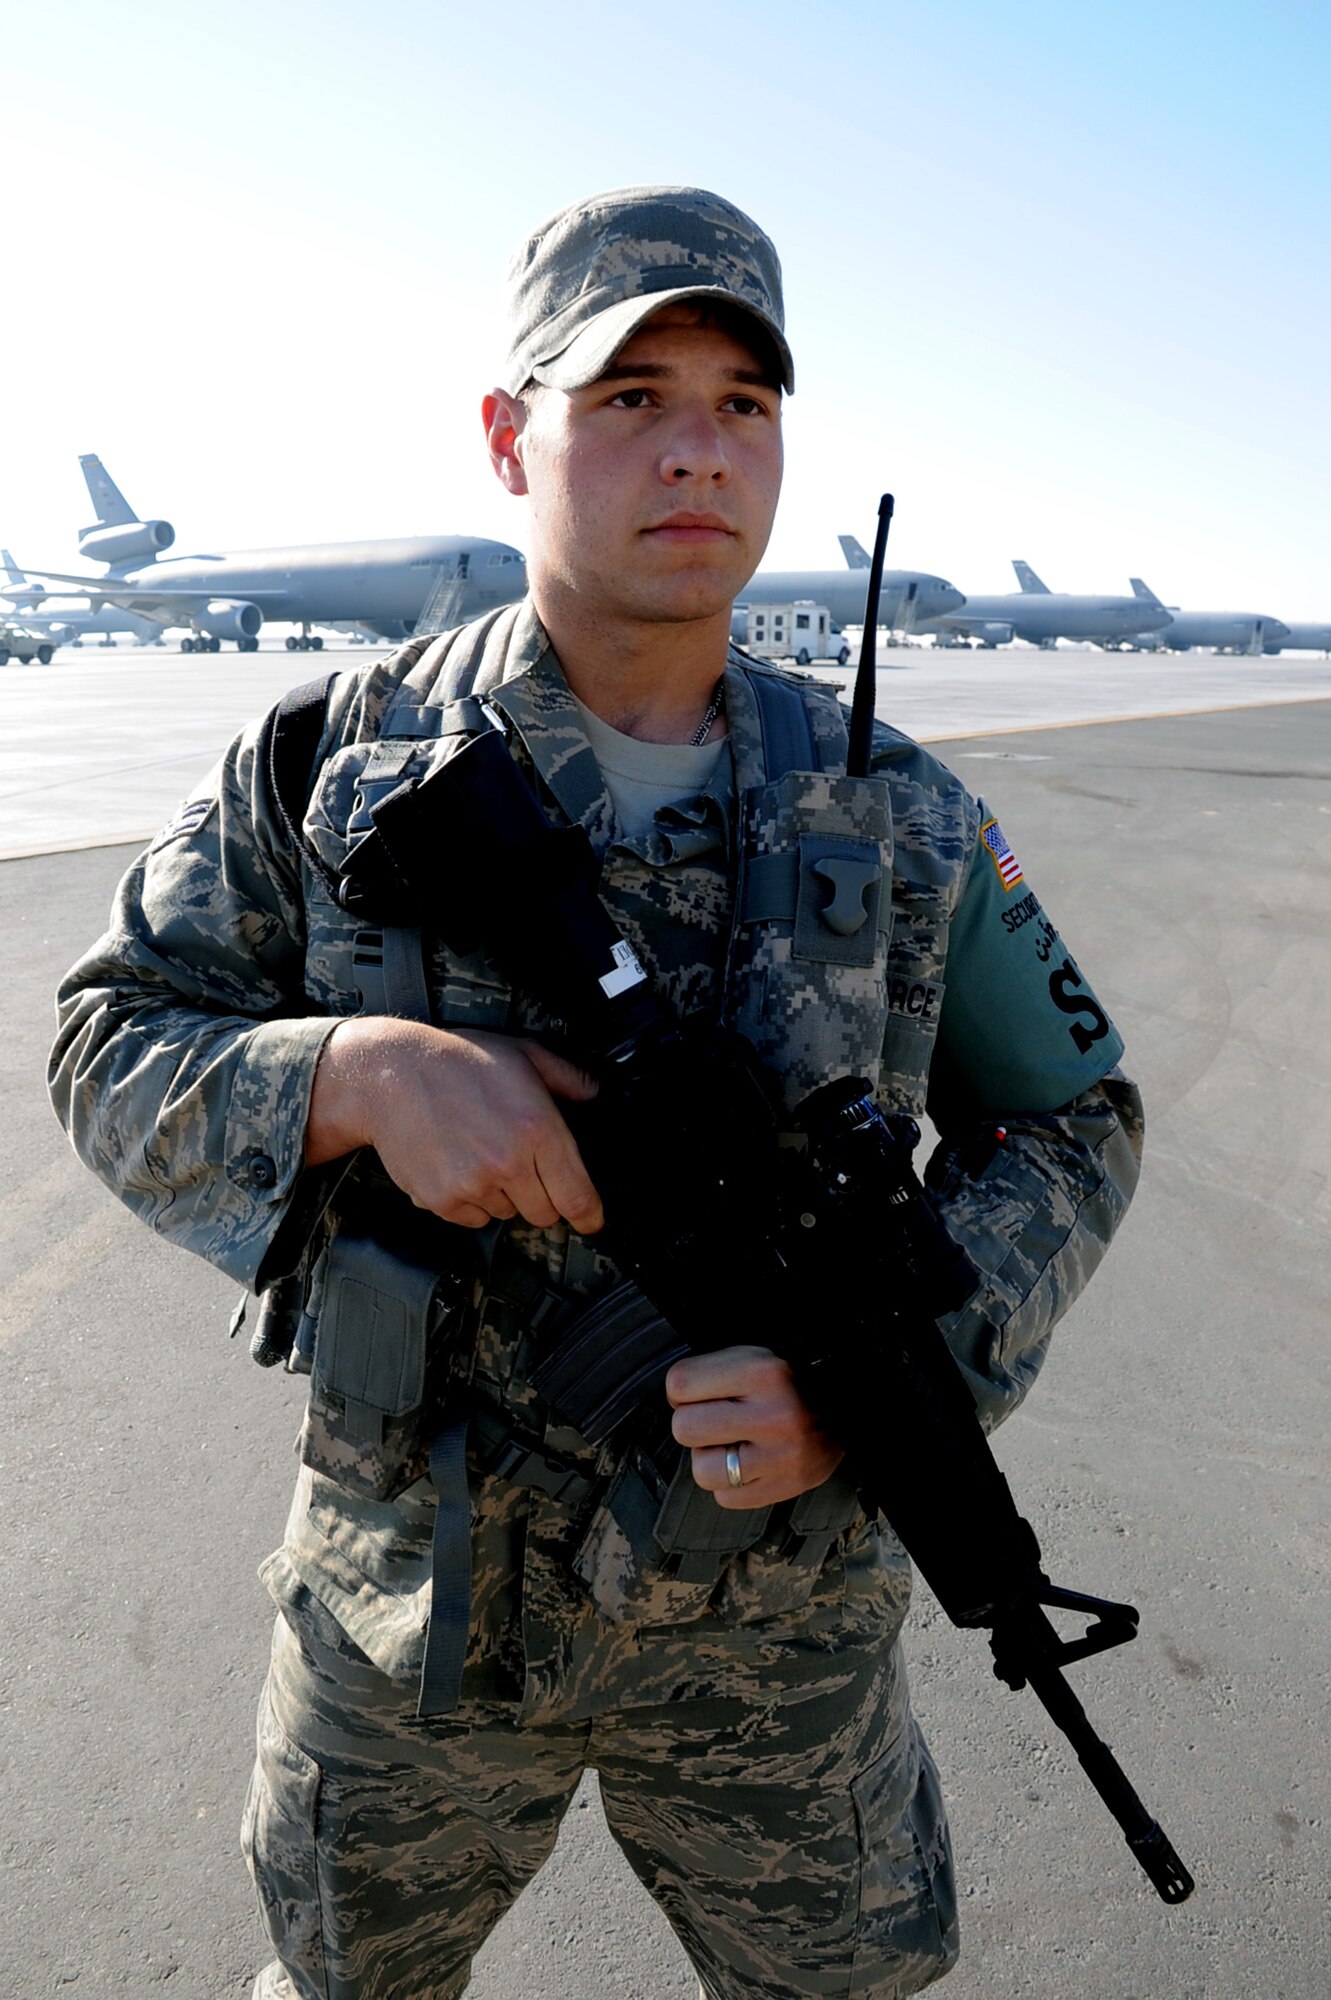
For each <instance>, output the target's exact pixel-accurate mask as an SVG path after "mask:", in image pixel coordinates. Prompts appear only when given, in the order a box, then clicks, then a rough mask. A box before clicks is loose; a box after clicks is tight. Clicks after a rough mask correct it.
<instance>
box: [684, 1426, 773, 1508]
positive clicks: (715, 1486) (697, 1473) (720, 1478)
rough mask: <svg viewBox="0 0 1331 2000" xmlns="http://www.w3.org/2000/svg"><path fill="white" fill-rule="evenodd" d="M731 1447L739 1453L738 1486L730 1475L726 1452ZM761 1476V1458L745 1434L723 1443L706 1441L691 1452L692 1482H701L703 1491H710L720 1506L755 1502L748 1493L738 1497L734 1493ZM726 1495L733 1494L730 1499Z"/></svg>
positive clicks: (743, 1490) (753, 1503) (752, 1504)
mask: <svg viewBox="0 0 1331 2000" xmlns="http://www.w3.org/2000/svg"><path fill="white" fill-rule="evenodd" d="M731 1451H734V1452H737V1453H738V1454H739V1469H740V1478H741V1480H742V1482H743V1483H742V1485H739V1486H735V1485H733V1484H732V1483H731V1479H730V1469H729V1463H728V1460H727V1453H728V1452H731ZM761 1476H762V1462H761V1458H760V1456H759V1453H758V1449H757V1446H756V1445H754V1444H753V1443H752V1442H751V1441H750V1440H749V1439H747V1438H740V1439H737V1440H735V1441H733V1442H732V1443H730V1444H728V1445H725V1446H722V1445H714V1446H713V1445H707V1446H704V1447H703V1448H702V1449H701V1450H699V1451H695V1452H694V1454H693V1479H694V1484H695V1485H697V1486H701V1487H702V1490H703V1492H704V1493H714V1494H715V1495H716V1497H717V1499H718V1500H719V1501H721V1503H722V1505H723V1506H740V1507H752V1506H754V1505H755V1504H756V1502H755V1501H754V1499H753V1498H752V1497H750V1498H749V1499H747V1500H740V1499H739V1497H738V1496H739V1495H740V1494H741V1493H743V1492H745V1491H746V1489H747V1488H749V1487H750V1486H753V1485H756V1484H757V1482H758V1480H759V1479H760V1478H761ZM730 1495H734V1496H735V1497H734V1498H733V1499H731V1498H729V1497H728V1496H730Z"/></svg>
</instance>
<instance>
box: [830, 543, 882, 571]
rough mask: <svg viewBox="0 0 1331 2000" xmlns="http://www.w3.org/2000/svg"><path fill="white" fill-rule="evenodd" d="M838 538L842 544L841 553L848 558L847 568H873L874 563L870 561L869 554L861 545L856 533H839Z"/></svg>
mask: <svg viewBox="0 0 1331 2000" xmlns="http://www.w3.org/2000/svg"><path fill="white" fill-rule="evenodd" d="M837 540H838V541H839V542H840V544H841V553H842V555H843V556H844V557H845V558H846V568H847V569H872V568H873V564H872V563H871V562H870V561H869V557H868V554H867V553H866V551H865V550H864V549H862V548H861V547H860V545H859V543H858V542H857V541H856V539H855V537H854V535H838V536H837Z"/></svg>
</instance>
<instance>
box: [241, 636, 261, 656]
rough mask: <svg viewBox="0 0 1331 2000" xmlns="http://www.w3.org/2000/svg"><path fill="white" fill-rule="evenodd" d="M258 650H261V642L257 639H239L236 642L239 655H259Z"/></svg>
mask: <svg viewBox="0 0 1331 2000" xmlns="http://www.w3.org/2000/svg"><path fill="white" fill-rule="evenodd" d="M258 650H259V641H258V640H257V638H256V639H237V641H236V651H237V652H238V653H257V652H258Z"/></svg>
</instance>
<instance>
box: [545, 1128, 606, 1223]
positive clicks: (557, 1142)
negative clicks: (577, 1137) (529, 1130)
mask: <svg viewBox="0 0 1331 2000" xmlns="http://www.w3.org/2000/svg"><path fill="white" fill-rule="evenodd" d="M536 1171H537V1173H538V1174H539V1175H540V1178H541V1183H542V1186H543V1188H544V1190H545V1193H546V1196H547V1197H548V1199H549V1200H550V1201H552V1202H553V1203H554V1206H555V1213H556V1215H562V1216H563V1218H564V1220H565V1221H566V1222H567V1223H568V1225H569V1227H570V1229H576V1230H577V1232H578V1234H579V1236H595V1234H596V1232H597V1230H598V1229H600V1228H602V1227H603V1226H604V1223H605V1211H604V1209H603V1208H602V1207H601V1197H600V1195H599V1194H598V1193H597V1192H596V1189H595V1188H594V1187H593V1186H592V1182H591V1176H590V1174H589V1173H588V1172H587V1169H586V1167H585V1166H584V1165H583V1163H582V1154H581V1153H580V1152H579V1151H578V1148H577V1144H576V1142H575V1141H574V1138H573V1134H572V1133H571V1132H569V1131H568V1130H567V1128H565V1130H564V1132H563V1133H562V1134H561V1135H560V1136H559V1137H557V1138H556V1139H554V1140H552V1141H551V1143H550V1144H549V1145H548V1146H546V1147H544V1148H543V1149H542V1151H541V1153H540V1155H539V1157H538V1158H537V1161H536Z"/></svg>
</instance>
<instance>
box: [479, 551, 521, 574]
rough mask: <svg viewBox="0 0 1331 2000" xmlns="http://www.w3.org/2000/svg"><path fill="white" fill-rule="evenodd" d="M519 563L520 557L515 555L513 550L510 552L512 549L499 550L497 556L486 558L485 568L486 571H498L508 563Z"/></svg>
mask: <svg viewBox="0 0 1331 2000" xmlns="http://www.w3.org/2000/svg"><path fill="white" fill-rule="evenodd" d="M521 561H522V557H521V556H520V555H518V554H516V553H515V551H514V550H512V549H501V550H500V551H499V553H498V555H493V556H489V557H487V559H486V568H487V569H499V568H500V567H502V566H504V565H506V564H509V563H520V562H521Z"/></svg>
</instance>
